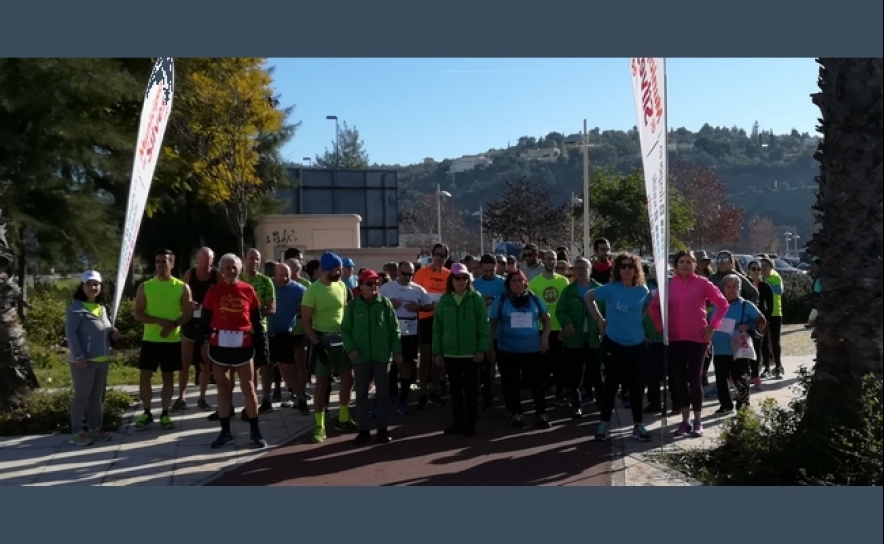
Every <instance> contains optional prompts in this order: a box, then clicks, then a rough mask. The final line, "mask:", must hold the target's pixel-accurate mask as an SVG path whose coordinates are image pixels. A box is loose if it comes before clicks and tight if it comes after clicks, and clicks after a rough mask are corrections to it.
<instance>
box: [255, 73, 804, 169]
mask: <svg viewBox="0 0 884 544" xmlns="http://www.w3.org/2000/svg"><path fill="white" fill-rule="evenodd" d="M268 62H269V64H270V65H271V66H273V67H274V69H275V72H274V80H275V87H276V89H277V91H278V92H279V93H280V95H281V98H282V102H283V104H285V105H288V106H291V105H294V106H295V110H294V112H293V114H292V120H293V121H300V122H301V127H300V129H299V130H298V132H297V134H296V135H295V137H294V138H293V139H292V141H291V142H290V143H289V144H288V145H286V147H285V148H284V150H283V157H284V158H285V159H286V160H287V161H292V162H296V163H297V162H302V158H303V157H314V156H315V155H317V154H321V153H323V152H324V150H325V149H326V148H329V149H331V148H332V141H333V139H334V122H333V121H328V120H326V118H325V117H326V115H337V116H338V118H339V119H340V120H341V121H345V122H347V124H348V125H349V126H350V127H351V128H356V129H357V130H359V134H360V137H361V138H362V140H363V141H364V143H365V149H366V150H367V151H368V155H369V160H370V161H371V162H373V163H374V162H377V163H379V164H396V163H399V164H403V165H404V164H411V163H415V162H418V161H421V160H422V159H424V158H425V157H432V158H434V159H436V160H442V159H446V158H450V159H453V158H457V157H460V156H462V155H465V154H472V153H480V152H484V151H486V150H488V149H489V148H502V147H506V145H507V142H508V141H509V142H512V143H515V142H516V140H517V139H518V138H519V137H520V136H526V135H527V136H533V137H538V136H542V135H546V134H547V133H549V132H551V131H557V132H563V133H565V134H571V133H575V132H579V131H580V130H582V128H583V119H587V122H588V125H589V128H590V129H592V128H593V127H599V128H601V129H602V130H608V129H619V130H629V129H630V128H632V127H633V126H634V125H635V124H636V120H635V110H634V106H633V102H632V87H631V82H630V73H629V62H628V59H536V58H534V59H269V61H268ZM666 69H667V76H668V101H669V126H670V128H678V127H686V128H688V129H690V130H694V131H696V130H698V129H699V128H700V127H701V126H702V125H703V123H709V124H710V125H712V126H728V127H730V126H733V125H737V126H739V127H741V128H744V129H746V130H747V131H748V130H749V129H750V128H751V127H752V123H753V122H754V121H756V120H757V121H758V122H759V123H760V125H761V128H762V129H764V130H767V129H773V130H774V132H776V133H784V132H789V131H791V130H792V129H793V128H796V129H798V131H799V132H809V133H811V134H814V135H815V126H816V119H817V117H818V114H819V110H818V109H817V108H816V106H814V105H813V103H812V102H811V101H810V96H809V95H810V94H811V93H813V92H815V91H816V90H817V87H816V85H817V77H818V66H817V64H816V63H815V62H814V60H813V59H811V58H806V59H667V66H666Z"/></svg>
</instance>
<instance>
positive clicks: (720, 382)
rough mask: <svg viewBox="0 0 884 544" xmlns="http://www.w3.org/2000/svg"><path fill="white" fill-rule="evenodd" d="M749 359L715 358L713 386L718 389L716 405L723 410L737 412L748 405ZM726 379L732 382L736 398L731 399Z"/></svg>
mask: <svg viewBox="0 0 884 544" xmlns="http://www.w3.org/2000/svg"><path fill="white" fill-rule="evenodd" d="M749 363H750V361H749V359H734V356H733V355H716V356H715V385H716V386H717V387H718V403H719V404H720V405H721V408H722V409H724V410H733V409H734V401H736V403H737V406H736V408H737V410H739V409H740V408H742V407H743V406H747V405H748V404H749ZM728 378H730V379H731V381H733V382H734V388H736V390H737V397H736V398H733V399H732V398H731V392H730V387H729V386H728V383H727V380H728Z"/></svg>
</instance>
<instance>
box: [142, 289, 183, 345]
mask: <svg viewBox="0 0 884 544" xmlns="http://www.w3.org/2000/svg"><path fill="white" fill-rule="evenodd" d="M142 290H143V292H144V313H145V314H146V315H149V316H150V317H157V318H159V319H168V320H169V321H176V320H178V319H179V318H180V317H181V314H182V313H184V309H183V308H182V307H181V298H182V297H183V296H184V282H183V281H181V280H179V279H178V278H169V279H168V280H166V281H160V280H159V279H157V278H152V279H150V280H147V281H146V282H144V283H143V284H142ZM162 332H163V328H162V327H161V326H159V325H154V324H152V323H148V324H147V325H145V326H144V335H143V336H142V340H144V341H145V342H162V343H170V344H171V343H175V342H180V341H181V327H175V329H174V330H173V331H172V332H171V333H170V334H169V336H167V337H166V338H163V337H162V336H161V335H160V333H162Z"/></svg>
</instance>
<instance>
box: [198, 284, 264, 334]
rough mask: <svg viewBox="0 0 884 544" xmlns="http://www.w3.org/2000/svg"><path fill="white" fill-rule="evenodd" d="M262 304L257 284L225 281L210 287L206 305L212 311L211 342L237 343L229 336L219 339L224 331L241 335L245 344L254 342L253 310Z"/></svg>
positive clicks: (204, 300)
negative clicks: (226, 338) (252, 334)
mask: <svg viewBox="0 0 884 544" xmlns="http://www.w3.org/2000/svg"><path fill="white" fill-rule="evenodd" d="M260 307H261V303H260V302H259V301H258V295H257V293H255V288H254V287H252V286H251V285H249V284H248V283H246V282H244V281H237V282H236V283H235V284H233V285H230V284H228V283H225V282H221V283H218V284H215V285H213V286H212V287H210V288H209V291H208V292H207V293H206V298H205V299H203V308H205V309H206V310H209V311H210V312H212V321H211V323H210V326H211V328H212V335H211V336H210V337H209V345H212V346H223V347H237V346H236V345H235V344H234V345H232V344H230V342H229V340H226V341H221V340H219V338H220V335H227V336H228V337H233V338H237V337H240V338H241V340H242V346H241V347H249V346H251V345H252V336H251V334H249V333H250V332H251V330H252V319H251V317H252V310H254V309H255V308H260Z"/></svg>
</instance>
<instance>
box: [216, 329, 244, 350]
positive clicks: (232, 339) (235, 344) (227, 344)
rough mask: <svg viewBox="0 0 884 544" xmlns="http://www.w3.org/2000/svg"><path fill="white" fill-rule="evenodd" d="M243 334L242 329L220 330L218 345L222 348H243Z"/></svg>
mask: <svg viewBox="0 0 884 544" xmlns="http://www.w3.org/2000/svg"><path fill="white" fill-rule="evenodd" d="M243 336H244V334H243V332H242V331H218V346H219V347H222V348H241V347H242V344H243Z"/></svg>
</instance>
